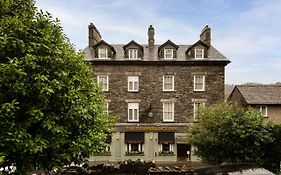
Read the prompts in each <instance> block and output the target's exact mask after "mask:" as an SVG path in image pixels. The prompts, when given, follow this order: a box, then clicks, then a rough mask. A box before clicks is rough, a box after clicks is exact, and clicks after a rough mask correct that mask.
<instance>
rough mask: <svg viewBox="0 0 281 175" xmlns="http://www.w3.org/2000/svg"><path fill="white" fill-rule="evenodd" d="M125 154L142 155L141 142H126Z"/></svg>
mask: <svg viewBox="0 0 281 175" xmlns="http://www.w3.org/2000/svg"><path fill="white" fill-rule="evenodd" d="M126 147H127V148H126V154H125V155H127V156H130V155H132V156H133V155H136V156H137V155H143V153H144V152H143V143H127V146H126Z"/></svg>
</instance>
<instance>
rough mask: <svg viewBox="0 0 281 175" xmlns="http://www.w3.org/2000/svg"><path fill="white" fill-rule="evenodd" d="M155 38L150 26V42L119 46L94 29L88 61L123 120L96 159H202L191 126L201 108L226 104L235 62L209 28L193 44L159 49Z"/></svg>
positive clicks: (165, 45)
mask: <svg viewBox="0 0 281 175" xmlns="http://www.w3.org/2000/svg"><path fill="white" fill-rule="evenodd" d="M154 34H155V31H154V28H153V26H149V28H148V44H138V43H137V42H135V41H134V40H132V41H130V42H128V43H125V44H123V45H122V44H118V45H114V44H108V43H107V42H105V41H103V40H102V38H101V35H100V33H99V31H98V30H97V29H96V27H95V26H94V25H93V24H90V25H89V46H88V47H86V48H85V49H84V54H85V59H86V60H87V61H89V62H90V63H91V64H92V65H93V71H94V76H95V77H96V79H97V81H98V82H99V83H101V86H102V88H103V91H104V95H105V105H106V109H107V112H108V113H111V114H113V115H115V116H118V117H119V120H118V122H117V123H116V125H115V126H114V128H113V129H112V134H111V138H110V139H109V140H108V143H109V148H108V150H107V151H106V152H105V154H100V155H97V156H93V157H91V159H90V160H91V161H120V160H127V159H133V160H135V159H142V160H152V161H177V160H194V159H196V157H195V156H193V149H192V146H191V145H190V144H189V143H188V138H187V131H188V127H189V126H190V125H192V123H194V122H196V121H197V120H196V112H195V111H196V110H197V109H198V108H199V106H202V105H211V104H215V103H218V102H220V101H223V99H224V78H225V77H224V76H225V66H226V65H227V64H228V63H229V62H230V61H229V60H228V59H227V58H225V57H224V56H223V55H222V54H221V53H220V52H219V51H217V50H216V49H215V48H214V47H213V46H212V45H211V29H210V28H209V27H208V26H206V27H205V28H204V29H203V30H202V32H201V35H200V39H199V40H198V41H197V42H195V43H194V44H192V45H177V44H175V43H173V42H172V41H170V40H167V41H166V42H165V43H163V44H161V45H157V44H155V43H154V41H155V39H154Z"/></svg>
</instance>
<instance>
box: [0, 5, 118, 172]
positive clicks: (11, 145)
mask: <svg viewBox="0 0 281 175" xmlns="http://www.w3.org/2000/svg"><path fill="white" fill-rule="evenodd" d="M0 26H1V27H0V75H1V76H0V126H1V132H0V140H1V142H0V155H1V161H0V164H1V166H10V165H15V166H16V167H17V172H19V173H26V172H27V171H29V170H31V169H32V168H44V169H52V168H56V167H61V166H62V165H64V164H67V163H70V162H79V161H84V160H85V159H86V158H87V157H89V156H90V155H92V154H94V153H97V152H99V151H101V150H102V149H104V147H105V146H106V144H105V143H104V142H103V140H104V139H105V138H106V133H107V132H108V131H109V130H110V128H111V126H112V123H113V121H112V120H111V117H109V116H107V115H105V114H104V112H103V111H104V97H103V94H102V91H101V89H100V87H99V86H98V85H97V84H96V82H95V80H94V79H93V74H92V69H91V66H90V65H89V64H87V63H85V62H84V61H83V59H84V58H83V55H82V53H80V52H79V53H77V52H76V51H75V49H74V47H73V46H72V45H71V44H70V42H69V41H68V39H67V37H66V36H65V35H64V34H63V31H62V28H61V27H60V25H59V21H58V20H53V19H52V17H51V15H50V14H49V13H47V12H42V11H38V10H37V9H36V7H35V5H34V1H33V0H13V1H11V0H0Z"/></svg>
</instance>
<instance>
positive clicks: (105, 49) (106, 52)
mask: <svg viewBox="0 0 281 175" xmlns="http://www.w3.org/2000/svg"><path fill="white" fill-rule="evenodd" d="M102 50H103V51H105V54H104V53H101V52H102ZM104 55H105V57H104ZM98 57H99V59H108V51H107V48H99V49H98Z"/></svg>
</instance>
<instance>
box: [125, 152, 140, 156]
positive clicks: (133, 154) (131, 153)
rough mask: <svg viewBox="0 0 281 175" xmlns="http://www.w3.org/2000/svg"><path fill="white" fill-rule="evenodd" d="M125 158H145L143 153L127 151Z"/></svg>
mask: <svg viewBox="0 0 281 175" xmlns="http://www.w3.org/2000/svg"><path fill="white" fill-rule="evenodd" d="M125 156H144V152H142V151H126V153H125Z"/></svg>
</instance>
